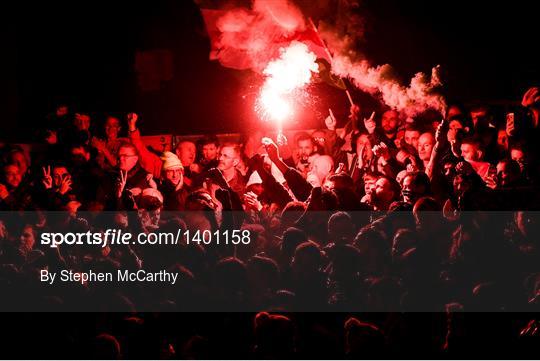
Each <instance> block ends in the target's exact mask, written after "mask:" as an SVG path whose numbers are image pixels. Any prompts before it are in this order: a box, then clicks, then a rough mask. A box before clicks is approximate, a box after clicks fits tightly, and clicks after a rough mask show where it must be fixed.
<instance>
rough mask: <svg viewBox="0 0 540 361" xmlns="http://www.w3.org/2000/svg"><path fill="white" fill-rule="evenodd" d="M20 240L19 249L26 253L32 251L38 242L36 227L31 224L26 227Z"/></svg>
mask: <svg viewBox="0 0 540 361" xmlns="http://www.w3.org/2000/svg"><path fill="white" fill-rule="evenodd" d="M19 241H20V246H19V249H20V250H22V251H24V252H25V253H27V252H30V251H31V250H32V249H33V248H34V244H36V238H35V236H34V229H33V228H32V227H31V226H26V227H24V228H23V231H22V234H21V238H20V240H19Z"/></svg>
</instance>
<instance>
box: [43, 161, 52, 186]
mask: <svg viewBox="0 0 540 361" xmlns="http://www.w3.org/2000/svg"><path fill="white" fill-rule="evenodd" d="M41 169H42V171H43V180H42V183H43V186H44V187H45V189H51V188H52V186H53V179H52V177H51V166H50V165H48V166H47V168H45V167H42V168H41Z"/></svg>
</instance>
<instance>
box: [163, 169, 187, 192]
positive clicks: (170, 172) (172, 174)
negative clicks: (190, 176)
mask: <svg viewBox="0 0 540 361" xmlns="http://www.w3.org/2000/svg"><path fill="white" fill-rule="evenodd" d="M165 179H166V180H167V181H169V182H171V184H172V185H173V186H175V187H176V186H177V185H178V184H180V182H182V181H183V179H184V168H181V167H177V168H173V169H167V170H166V171H165Z"/></svg>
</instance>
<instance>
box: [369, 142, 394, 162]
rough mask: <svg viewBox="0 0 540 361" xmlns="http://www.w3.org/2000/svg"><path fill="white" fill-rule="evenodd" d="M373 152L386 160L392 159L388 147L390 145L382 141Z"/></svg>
mask: <svg viewBox="0 0 540 361" xmlns="http://www.w3.org/2000/svg"><path fill="white" fill-rule="evenodd" d="M373 153H374V154H375V156H376V157H381V158H383V159H384V160H385V161H388V160H389V159H390V150H389V149H388V146H387V145H386V144H384V143H382V142H381V143H380V144H378V145H376V146H374V147H373Z"/></svg>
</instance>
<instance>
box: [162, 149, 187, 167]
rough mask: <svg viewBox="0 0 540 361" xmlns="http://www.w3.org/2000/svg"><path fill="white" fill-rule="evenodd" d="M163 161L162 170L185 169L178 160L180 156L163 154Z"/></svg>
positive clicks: (169, 153) (168, 153)
mask: <svg viewBox="0 0 540 361" xmlns="http://www.w3.org/2000/svg"><path fill="white" fill-rule="evenodd" d="M161 159H162V160H163V166H162V168H163V169H164V170H169V169H184V167H183V166H182V162H181V161H180V159H178V156H177V155H176V154H174V153H171V152H163V155H162V156H161Z"/></svg>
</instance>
